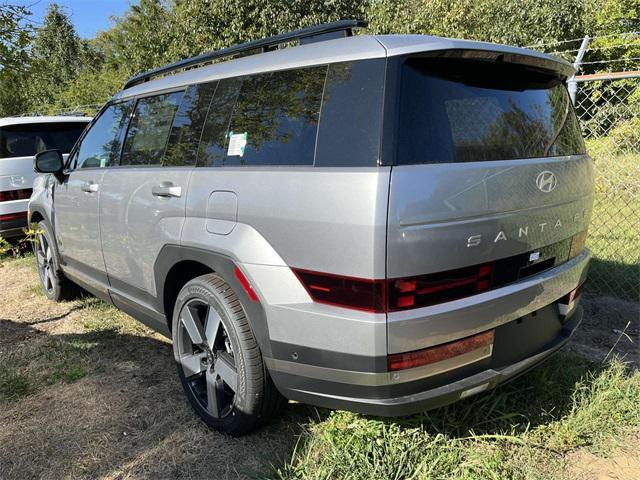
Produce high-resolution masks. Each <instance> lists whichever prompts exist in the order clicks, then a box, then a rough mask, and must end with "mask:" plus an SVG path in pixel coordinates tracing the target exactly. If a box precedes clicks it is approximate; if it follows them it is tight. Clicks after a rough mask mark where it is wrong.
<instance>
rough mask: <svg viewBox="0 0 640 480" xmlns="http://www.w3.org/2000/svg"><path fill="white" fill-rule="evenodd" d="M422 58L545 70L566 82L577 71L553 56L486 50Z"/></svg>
mask: <svg viewBox="0 0 640 480" xmlns="http://www.w3.org/2000/svg"><path fill="white" fill-rule="evenodd" d="M419 55H420V56H425V57H431V58H458V59H463V60H476V61H484V62H499V63H511V64H517V65H523V66H525V67H531V68H535V69H538V70H544V71H547V72H552V73H554V74H556V75H557V76H558V77H560V78H562V79H563V80H566V79H567V78H570V77H572V76H573V75H574V74H575V73H576V71H575V68H574V67H573V65H571V64H570V63H569V62H567V61H565V60H563V59H561V58H557V57H552V56H551V55H547V54H543V53H538V52H533V51H532V52H531V54H527V53H516V52H504V51H499V50H495V51H494V50H485V49H474V48H470V49H466V48H465V49H450V50H434V51H431V52H425V53H422V54H419Z"/></svg>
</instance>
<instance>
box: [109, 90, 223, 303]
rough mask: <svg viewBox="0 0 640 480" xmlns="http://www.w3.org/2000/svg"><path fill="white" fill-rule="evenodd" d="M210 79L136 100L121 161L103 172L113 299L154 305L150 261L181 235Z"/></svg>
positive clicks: (209, 92)
mask: <svg viewBox="0 0 640 480" xmlns="http://www.w3.org/2000/svg"><path fill="white" fill-rule="evenodd" d="M214 86H215V85H213V86H209V87H208V88H204V87H202V88H201V87H192V88H190V89H187V91H186V92H185V91H179V92H173V93H167V94H162V95H156V96H152V97H146V98H141V99H139V100H138V101H137V103H136V107H135V111H134V114H133V117H132V120H131V123H130V126H129V130H128V132H127V134H126V138H125V141H124V147H123V152H122V159H121V164H120V166H119V167H118V168H114V169H111V170H109V171H108V172H107V174H106V175H105V177H104V182H103V189H102V200H101V203H100V225H101V230H102V250H103V253H104V260H105V264H106V268H107V272H108V275H109V281H110V283H111V287H112V290H113V292H115V296H114V295H113V294H112V296H113V298H114V302H116V303H118V302H119V301H120V302H122V301H125V302H126V301H128V300H129V299H134V300H135V301H136V302H137V303H138V304H139V303H143V304H145V305H152V304H153V300H154V297H155V295H156V286H155V281H154V275H153V268H154V264H155V261H156V258H157V257H158V254H159V252H160V250H161V249H162V247H163V246H165V245H167V244H178V243H179V241H180V233H181V231H182V225H183V223H184V217H185V199H186V188H187V185H188V183H189V176H190V174H191V171H192V167H194V166H195V162H196V152H195V149H197V142H198V141H199V138H200V130H201V128H202V124H201V122H203V121H204V116H206V109H207V107H208V102H209V101H210V99H211V95H212V93H213V91H212V87H214ZM192 127H193V128H192Z"/></svg>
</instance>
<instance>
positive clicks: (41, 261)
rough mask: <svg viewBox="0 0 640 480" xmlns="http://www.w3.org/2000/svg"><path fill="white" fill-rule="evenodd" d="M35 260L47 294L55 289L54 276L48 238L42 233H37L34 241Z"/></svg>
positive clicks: (51, 252)
mask: <svg viewBox="0 0 640 480" xmlns="http://www.w3.org/2000/svg"><path fill="white" fill-rule="evenodd" d="M35 251H36V261H37V262H38V274H39V275H40V281H41V282H42V287H43V288H44V289H45V291H46V292H47V293H48V294H51V293H52V292H53V291H54V289H55V282H56V276H55V272H54V268H55V267H54V264H53V250H52V249H51V245H50V244H49V240H48V239H47V237H45V236H44V235H43V234H38V239H37V242H36V243H35Z"/></svg>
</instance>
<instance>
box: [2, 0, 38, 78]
mask: <svg viewBox="0 0 640 480" xmlns="http://www.w3.org/2000/svg"><path fill="white" fill-rule="evenodd" d="M29 15H31V12H29V10H27V8H26V7H22V6H17V5H11V4H7V3H5V4H3V5H0V71H1V70H5V69H11V68H15V67H16V66H20V65H21V64H22V63H23V62H24V61H25V59H26V52H25V49H26V47H27V46H28V44H29V40H30V36H29V34H30V31H31V24H30V23H29V22H25V21H24V20H25V19H26V18H27V17H28V16H29Z"/></svg>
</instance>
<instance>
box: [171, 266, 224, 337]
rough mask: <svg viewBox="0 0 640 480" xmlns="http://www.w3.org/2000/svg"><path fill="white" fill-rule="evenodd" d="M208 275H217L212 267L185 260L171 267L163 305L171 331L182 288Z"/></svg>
mask: <svg viewBox="0 0 640 480" xmlns="http://www.w3.org/2000/svg"><path fill="white" fill-rule="evenodd" d="M207 273H215V272H214V271H213V270H212V269H211V268H210V267H208V266H206V265H204V264H202V263H199V262H195V261H193V260H183V261H181V262H178V263H176V264H175V265H174V266H172V267H171V269H170V270H169V272H167V276H166V279H165V283H164V292H163V304H164V312H165V316H166V317H167V325H168V327H169V331H171V326H172V323H173V307H174V306H175V303H176V298H178V294H179V293H180V290H182V287H184V286H185V285H186V284H187V282H189V281H190V280H193V279H194V278H196V277H199V276H201V275H206V274H207Z"/></svg>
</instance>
